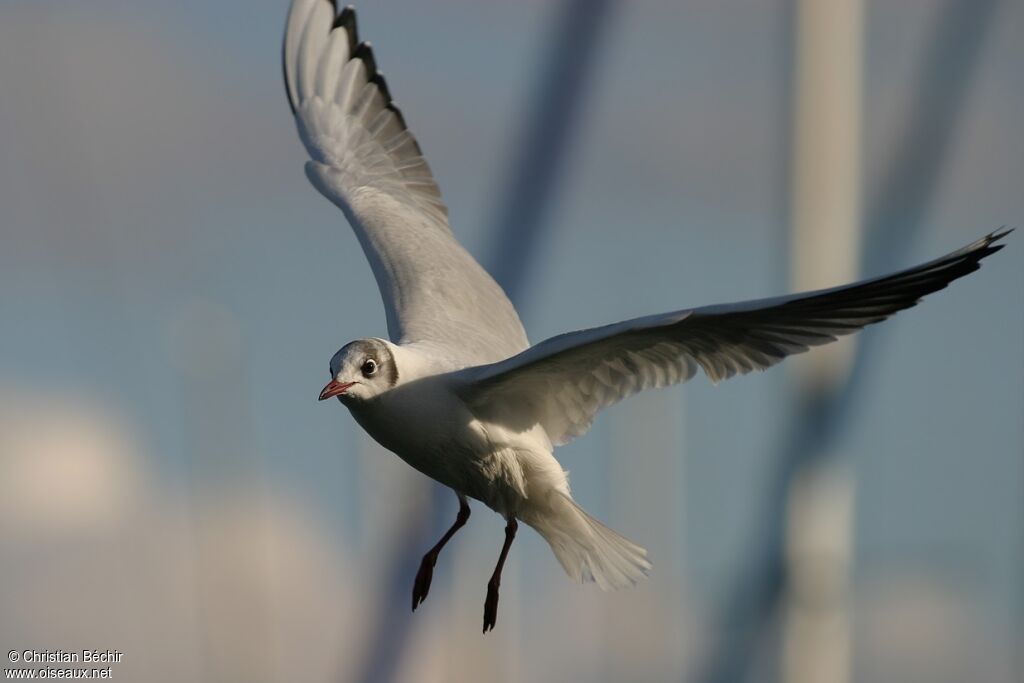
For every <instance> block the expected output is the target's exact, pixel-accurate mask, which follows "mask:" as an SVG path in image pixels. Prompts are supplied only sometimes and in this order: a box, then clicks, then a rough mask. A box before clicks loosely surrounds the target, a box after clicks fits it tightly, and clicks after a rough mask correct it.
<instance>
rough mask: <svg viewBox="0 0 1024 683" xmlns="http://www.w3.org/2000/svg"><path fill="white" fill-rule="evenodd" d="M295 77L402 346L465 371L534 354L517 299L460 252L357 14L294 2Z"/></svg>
mask: <svg viewBox="0 0 1024 683" xmlns="http://www.w3.org/2000/svg"><path fill="white" fill-rule="evenodd" d="M283 58H284V76H285V86H286V88H287V94H288V101H289V103H290V104H291V107H292V111H293V112H294V114H295V120H296V123H297V125H298V129H299V136H300V137H301V138H302V142H303V144H305V146H306V149H307V150H308V151H309V155H310V157H311V160H310V161H309V162H308V163H307V164H306V173H307V175H308V176H309V179H310V181H312V183H313V185H314V186H315V187H316V189H317V190H319V191H320V192H321V193H322V194H323V195H324V196H326V197H327V198H328V199H330V200H331V201H332V202H334V203H335V204H336V205H338V206H339V207H340V208H341V209H342V211H344V212H345V215H346V217H347V218H348V221H349V223H351V225H352V228H353V229H354V230H355V232H356V235H357V237H358V238H359V242H360V244H361V245H362V247H363V251H364V252H365V253H366V257H367V259H368V260H369V261H370V265H371V267H372V268H373V273H374V276H375V277H376V279H377V284H378V286H379V287H380V291H381V296H382V298H383V299H384V307H385V309H386V312H387V321H388V332H389V334H390V336H391V338H392V340H393V341H395V342H402V343H411V342H436V343H438V344H439V345H443V346H446V347H447V348H449V349H450V350H451V351H452V352H453V353H456V354H458V356H459V359H460V360H461V361H464V362H465V363H467V364H468V363H481V362H489V361H494V360H497V359H499V358H505V357H507V356H509V355H512V354H514V353H517V352H518V351H520V350H522V349H523V348H526V345H527V341H526V335H525V333H524V331H523V327H522V324H521V323H520V321H519V317H518V315H517V314H516V312H515V309H514V308H513V307H512V304H511V303H510V302H509V300H508V298H507V297H506V296H505V293H504V292H503V291H502V290H501V288H500V287H499V286H498V285H497V283H495V282H494V280H493V279H492V278H491V277H490V275H488V274H487V272H486V271H485V270H484V269H483V268H482V267H481V266H480V265H479V264H478V263H477V262H476V261H475V260H474V259H473V257H472V256H471V255H470V254H469V253H468V252H467V251H466V250H465V249H464V248H463V247H462V246H461V245H460V244H459V243H458V241H457V240H456V239H455V237H454V236H453V235H452V233H451V230H450V229H449V227H448V210H447V208H446V207H445V205H444V202H443V201H442V199H441V192H440V190H439V189H438V187H437V183H436V182H435V180H434V176H433V174H432V173H431V171H430V167H429V166H428V165H427V162H426V160H425V159H424V158H423V154H422V152H421V150H420V146H419V144H418V143H417V142H416V139H415V138H414V137H413V136H412V133H410V132H409V130H408V129H407V127H406V125H405V120H404V119H403V117H402V114H401V112H400V111H399V110H398V108H397V107H396V106H395V104H394V102H393V101H392V99H391V94H390V93H389V92H388V88H387V84H386V83H385V81H384V78H383V76H382V75H381V74H380V73H379V72H378V71H377V66H376V63H375V60H374V56H373V50H372V49H371V47H370V44H369V43H361V42H359V37H358V32H357V29H356V16H355V11H354V10H353V9H352V8H351V7H347V8H345V9H344V10H342V12H341V13H340V14H339V13H338V12H337V7H336V5H335V3H334V2H333V1H332V0H293V2H292V6H291V10H290V12H289V15H288V25H287V29H286V31H285V40H284V55H283Z"/></svg>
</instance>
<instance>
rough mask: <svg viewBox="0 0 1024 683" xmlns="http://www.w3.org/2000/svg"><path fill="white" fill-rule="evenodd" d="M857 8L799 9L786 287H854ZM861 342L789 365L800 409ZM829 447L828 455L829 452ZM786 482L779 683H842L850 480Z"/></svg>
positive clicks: (830, 384)
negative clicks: (850, 284)
mask: <svg viewBox="0 0 1024 683" xmlns="http://www.w3.org/2000/svg"><path fill="white" fill-rule="evenodd" d="M863 13H864V7H863V3H862V0H832V1H831V2H820V1H819V0H799V1H798V3H797V15H796V26H797V30H796V63H795V67H796V80H795V91H794V100H795V103H794V117H793V138H792V139H793V156H792V183H793V185H792V194H791V202H792V204H791V206H792V214H793V217H792V238H791V240H790V246H791V254H792V260H791V273H792V274H791V284H792V289H793V291H797V292H800V291H807V290H814V289H824V288H826V287H831V286H834V285H836V284H838V283H842V282H851V281H853V280H856V279H857V275H858V262H859V260H860V259H859V258H858V255H859V253H860V232H861V215H860V208H861V154H860V150H861V146H862V143H861V137H862V136H861V129H862V125H861V118H862V110H863V104H862V91H863V83H862V81H863V73H862V63H863V44H864V31H863V24H864V18H863ZM855 344H856V338H855V337H847V338H846V339H844V340H841V341H840V342H839V343H836V344H831V345H829V346H826V347H825V348H823V349H819V350H817V351H816V352H815V353H811V354H807V355H806V356H801V357H799V358H795V359H793V361H791V362H792V369H793V370H795V371H796V377H797V389H796V391H797V392H798V394H799V395H801V396H802V397H804V400H813V398H814V397H815V396H817V395H819V394H822V393H825V394H831V393H834V392H836V391H839V390H840V389H841V387H842V384H843V383H844V382H845V381H846V378H847V377H848V375H849V371H850V366H851V362H852V360H853V350H854V348H855ZM827 447H832V448H834V444H832V445H830V446H827ZM819 458H820V459H821V460H822V461H824V462H825V463H827V464H822V463H816V464H810V463H809V466H807V467H804V468H802V470H801V471H800V472H799V473H798V474H797V478H796V479H795V480H794V481H793V482H790V486H789V491H788V492H787V493H788V501H787V510H786V523H785V530H784V533H785V536H786V538H785V554H784V558H785V559H784V562H785V565H784V571H785V574H786V576H787V577H788V579H789V580H788V581H787V582H786V585H785V586H784V588H783V593H782V598H783V609H782V614H781V617H782V624H781V626H782V632H781V634H780V635H781V639H782V648H781V662H780V664H781V666H780V669H781V677H782V680H783V681H785V682H786V683H846V682H847V681H848V680H849V676H850V618H849V610H848V604H849V592H850V591H849V571H848V564H849V558H850V554H851V552H850V549H851V547H852V543H853V514H852V511H853V498H854V481H853V477H852V475H851V473H850V472H849V470H847V469H846V468H843V467H842V466H840V465H838V464H837V463H836V462H835V461H834V458H831V457H828V458H826V455H825V453H824V452H822V453H821V454H820V455H819Z"/></svg>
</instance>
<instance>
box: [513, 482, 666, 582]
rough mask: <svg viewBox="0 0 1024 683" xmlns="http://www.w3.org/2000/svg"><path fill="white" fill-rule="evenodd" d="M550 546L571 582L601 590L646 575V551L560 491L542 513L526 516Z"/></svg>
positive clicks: (649, 567) (528, 522)
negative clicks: (590, 582)
mask: <svg viewBox="0 0 1024 683" xmlns="http://www.w3.org/2000/svg"><path fill="white" fill-rule="evenodd" d="M523 521H524V522H526V523H527V524H529V525H530V526H532V527H533V528H534V529H536V530H537V532H538V533H540V535H541V536H543V537H544V540H546V541H547V542H548V545H550V546H551V550H552V551H554V553H555V557H557V558H558V561H559V562H560V563H561V564H562V568H564V569H565V573H566V574H568V575H569V578H571V579H572V580H573V581H576V582H577V583H583V582H585V581H594V582H596V583H597V585H598V586H600V587H601V590H611V589H614V588H624V587H626V586H632V585H633V584H635V583H636V582H637V581H639V580H640V579H642V578H643V577H645V576H646V575H647V573H648V572H649V571H650V569H651V563H650V562H648V561H647V551H646V550H644V549H643V548H641V547H640V546H638V545H636V544H635V543H633V542H632V541H630V540H629V539H627V538H625V537H624V536H622V535H620V534H618V533H616V532H614V531H612V530H611V529H609V528H608V527H606V526H605V525H604V524H601V522H599V521H597V520H596V519H594V518H593V517H591V516H590V515H588V514H587V513H586V512H585V511H584V510H583V509H582V508H581V507H580V506H579V505H577V504H576V502H575V501H574V500H573V499H572V498H570V497H569V496H567V495H565V494H564V493H561V492H556V493H552V494H551V499H550V507H549V508H548V509H547V510H545V514H537V515H526V516H524V517H523Z"/></svg>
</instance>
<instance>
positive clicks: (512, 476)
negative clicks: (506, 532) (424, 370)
mask: <svg viewBox="0 0 1024 683" xmlns="http://www.w3.org/2000/svg"><path fill="white" fill-rule="evenodd" d="M351 411H352V415H353V416H354V417H355V418H356V420H357V421H358V422H359V424H360V425H361V426H362V427H363V429H365V430H366V432H367V433H368V434H369V435H370V436H371V437H373V439H374V440H376V441H377V442H378V443H379V444H381V445H382V446H384V447H385V448H387V449H388V450H390V451H391V452H393V453H395V454H396V455H398V456H399V457H400V458H402V459H403V460H405V461H406V462H407V463H409V464H410V465H412V466H413V467H414V468H416V469H417V470H419V471H420V472H422V473H423V474H425V475H427V476H428V477H431V478H432V479H435V480H437V481H439V482H441V483H442V484H444V485H446V486H449V487H451V488H452V489H454V490H456V491H458V492H459V493H462V494H464V495H467V496H470V497H472V498H475V499H477V500H479V501H481V502H483V503H484V504H486V505H487V506H489V507H491V508H492V509H494V510H496V511H498V512H500V513H502V514H516V513H517V512H518V511H519V510H520V509H521V508H522V507H523V506H524V505H527V504H528V502H529V499H530V498H531V497H532V496H540V495H541V494H545V495H546V493H548V492H549V491H550V490H551V489H552V487H554V488H557V489H559V490H563V491H564V492H566V493H568V490H569V489H568V483H567V480H566V476H565V473H564V472H563V471H562V468H561V466H560V465H559V464H558V462H557V461H556V460H555V459H554V457H553V456H552V455H551V444H550V442H549V441H548V440H547V437H546V435H545V434H544V433H543V430H542V429H541V428H540V427H539V426H538V427H536V428H534V429H533V430H531V431H528V432H511V431H509V430H507V429H504V428H502V427H499V426H496V425H486V424H483V423H481V422H480V421H479V420H477V419H476V418H475V416H474V415H473V414H472V413H471V412H470V411H469V409H468V408H466V406H465V404H464V403H463V402H462V400H461V399H460V398H459V397H458V396H456V395H455V394H454V393H453V392H451V391H450V390H449V389H448V388H447V387H446V386H444V385H442V384H440V383H438V382H431V381H429V380H425V381H421V382H412V383H410V384H409V385H404V386H399V387H396V388H395V389H393V390H392V391H390V392H388V393H386V394H384V395H382V396H380V397H379V398H377V399H375V400H373V401H371V402H368V403H367V404H365V405H363V406H352V407H351Z"/></svg>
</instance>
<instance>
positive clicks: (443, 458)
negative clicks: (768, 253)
mask: <svg viewBox="0 0 1024 683" xmlns="http://www.w3.org/2000/svg"><path fill="white" fill-rule="evenodd" d="M358 36H359V34H358V31H357V30H356V15H355V10H354V9H353V8H352V7H346V8H344V9H343V10H342V11H341V12H340V13H339V12H338V9H337V6H336V4H335V2H334V1H333V0H293V2H292V5H291V9H290V11H289V15H288V22H287V28H286V30H285V38H284V51H283V65H284V77H285V86H286V90H287V95H288V101H289V103H290V105H291V109H292V113H293V114H294V116H295V121H296V124H297V127H298V131H299V137H300V138H301V140H302V142H303V144H304V145H305V147H306V150H307V151H308V152H309V156H310V160H309V161H308V162H307V163H306V167H305V168H306V175H307V176H308V177H309V180H310V181H311V182H312V184H313V186H314V187H315V188H316V189H317V190H318V191H319V192H320V193H321V194H323V195H324V196H325V197H327V199H329V200H331V201H332V202H333V203H334V204H336V205H337V206H338V207H339V208H340V209H341V210H342V212H343V213H344V214H345V217H346V218H347V219H348V222H349V224H350V225H351V226H352V229H353V230H354V231H355V234H356V237H357V238H358V240H359V243H360V245H361V246H362V249H363V251H364V252H365V254H366V258H367V259H368V260H369V262H370V266H371V267H372V270H373V274H374V277H375V279H376V281H377V285H378V287H379V289H380V293H381V298H382V299H383V303H384V309H385V313H386V316H387V329H388V336H389V337H390V339H378V338H368V339H359V340H357V341H353V342H350V343H348V344H346V345H345V346H343V347H342V348H341V349H340V350H339V351H338V352H337V353H336V354H334V356H333V357H332V358H331V361H330V377H331V379H330V382H329V383H328V384H327V386H325V387H324V388H323V391H322V392H321V393H320V400H321V401H322V400H325V399H328V398H332V397H337V398H338V399H339V400H340V401H341V403H342V404H344V405H345V407H346V408H348V410H349V412H350V413H351V414H352V417H354V418H355V420H356V422H358V423H359V425H360V426H361V427H362V428H363V429H364V430H365V431H366V432H367V433H368V434H369V435H370V436H371V437H372V438H373V439H374V440H376V441H377V442H378V443H380V444H381V445H382V446H384V448H386V449H388V450H390V451H392V452H393V453H395V454H396V455H398V456H399V457H400V458H402V460H404V461H405V462H407V463H408V464H409V465H411V466H412V467H414V468H415V469H417V470H419V471H420V472H422V473H423V474H425V475H427V476H428V477H431V478H433V479H435V480H436V481H438V482H440V483H441V484H444V485H445V486H447V487H449V488H451V489H452V490H453V491H454V492H455V495H456V497H457V498H458V502H459V510H458V514H457V515H456V517H455V522H454V523H453V524H452V526H451V528H450V529H448V531H447V532H446V533H445V534H444V536H442V537H441V539H440V540H439V541H438V542H437V544H436V545H434V546H433V547H432V548H431V549H430V550H429V551H428V552H427V553H426V554H425V555H424V556H423V560H422V562H421V564H420V568H419V571H418V572H417V574H416V578H415V581H414V582H413V591H412V609H413V610H414V611H415V610H416V608H417V607H418V606H419V605H420V604H421V603H422V602H423V601H424V600H425V599H426V597H427V593H428V591H429V590H430V584H431V579H432V577H433V570H434V566H435V563H436V562H437V558H438V555H439V554H440V552H441V550H442V548H444V546H445V545H446V544H447V543H448V541H449V540H451V538H452V536H454V535H455V533H456V532H457V531H458V530H459V529H460V528H462V526H463V525H465V524H466V522H467V521H468V519H469V516H470V508H469V502H468V500H469V499H470V498H472V499H474V500H477V501H479V502H481V503H483V504H484V505H486V506H487V507H489V508H491V509H492V510H494V511H495V512H497V513H498V514H500V515H502V516H503V517H504V518H505V520H506V526H505V539H504V543H503V544H502V547H501V551H500V553H499V555H498V561H497V564H496V565H495V568H494V572H493V574H492V575H491V577H490V580H489V581H488V583H487V594H486V599H485V601H484V620H483V632H484V633H487V631H488V630H491V629H493V628H494V626H495V623H496V621H497V610H498V595H499V587H500V584H501V572H502V567H503V566H504V564H505V560H506V558H507V557H508V553H509V549H510V548H511V546H512V542H513V539H514V538H515V536H516V531H517V530H518V527H519V522H523V523H525V524H526V525H527V526H530V527H532V528H533V529H534V530H536V531H537V532H538V533H539V534H540V535H541V536H542V537H543V538H544V540H545V541H547V543H548V545H550V547H551V550H552V551H553V553H554V555H555V557H556V558H557V559H558V562H559V563H560V564H561V565H562V568H563V569H564V570H565V572H566V574H568V575H569V577H570V578H571V579H572V580H573V581H576V582H587V581H592V582H595V583H597V585H598V586H599V587H600V588H602V589H604V590H608V589H615V588H621V587H625V586H630V585H633V584H635V583H636V582H637V581H638V580H639V579H641V578H642V577H644V576H645V575H646V574H647V573H648V571H649V570H650V568H651V564H650V562H649V561H648V559H647V551H646V550H644V549H643V548H641V547H640V546H639V545H637V544H635V543H633V542H632V541H630V540H628V539H626V538H625V537H624V536H622V535H620V534H619V533H617V532H615V531H612V530H611V529H609V528H608V527H607V526H605V525H604V524H602V523H601V522H599V521H598V520H596V519H594V518H593V517H591V516H590V515H589V514H587V513H586V512H585V511H584V510H583V509H582V508H581V507H580V506H579V505H578V504H577V503H576V502H575V501H574V500H573V498H572V494H571V493H570V490H569V480H568V474H567V473H566V472H565V471H564V470H563V469H562V467H561V465H560V464H559V463H558V461H557V460H556V459H555V457H554V455H553V451H554V449H555V447H556V446H560V445H563V444H565V443H566V442H568V441H570V440H571V439H573V438H575V437H577V436H580V435H582V434H584V433H585V432H586V431H587V430H588V428H589V427H590V425H591V423H592V422H593V420H594V417H595V416H596V415H597V413H598V412H599V411H600V410H602V409H603V408H607V407H609V406H611V405H613V404H615V403H618V402H619V401H621V400H623V399H625V398H627V397H629V396H631V395H633V394H635V393H637V392H639V391H643V390H645V389H653V388H658V387H666V386H670V385H674V384H679V383H681V382H685V381H686V380H688V379H690V378H691V377H693V376H694V375H695V374H697V372H698V370H703V372H704V374H705V375H707V377H708V378H709V379H710V380H711V381H712V382H714V383H717V382H719V381H720V380H723V379H727V378H729V377H732V376H734V375H742V374H746V373H748V372H751V371H753V370H765V369H767V368H769V367H771V366H773V365H775V364H776V363H778V362H779V361H781V360H782V359H783V358H785V357H787V356H789V355H791V354H795V353H802V352H804V351H807V350H808V349H809V348H810V347H812V346H819V345H822V344H827V343H829V342H832V341H835V340H836V338H837V337H841V336H843V335H847V334H851V333H853V332H856V331H858V330H860V329H861V328H863V327H864V326H866V325H871V324H874V323H877V322H881V321H882V320H885V319H886V318H889V317H890V316H892V315H893V314H895V313H896V312H897V311H901V310H903V309H907V308H910V307H912V306H914V305H916V304H917V303H918V301H920V299H921V298H922V297H923V296H925V295H926V294H930V293H932V292H935V291H938V290H940V289H943V288H945V287H946V286H947V285H948V284H949V283H950V282H952V281H953V280H956V279H957V278H960V277H963V276H964V275H967V274H968V273H971V272H973V271H975V270H977V269H978V268H979V266H980V262H981V260H982V259H983V258H985V257H987V256H989V255H990V254H993V253H995V252H996V251H998V250H999V249H1001V248H1002V246H1003V245H999V244H995V243H996V242H997V241H999V240H1001V239H1002V238H1003V237H1005V236H1006V235H1007V234H1009V232H1010V231H1011V230H1012V228H1011V229H1000V230H997V231H995V232H992V233H990V234H989V235H987V236H985V237H983V238H981V239H979V240H978V241H976V242H974V243H972V244H969V245H967V246H966V247H964V248H962V249H960V250H958V251H954V252H952V253H950V254H948V255H946V256H943V257H941V258H939V259H936V260H934V261H930V262H928V263H925V264H922V265H919V266H916V267H914V268H910V269H908V270H904V271H900V272H897V273H893V274H891V275H886V276H883V277H878V278H874V279H870V280H864V281H862V282H857V283H854V284H850V285H846V286H842V287H836V288H833V289H826V290H821V291H814V292H805V293H802V294H796V295H790V296H783V297H778V298H770V299H760V300H755V301H745V302H741V303H733V304H725V305H717V306H706V307H701V308H693V309H685V310H679V311H672V312H670V313H662V314H658V315H650V316H647V317H641V318H635V319H633V320H626V321H624V322H618V323H613V324H611V325H605V326H603V327H596V328H593V329H588V330H580V331H576V332H569V333H567V334H563V335H560V336H557V337H553V338H551V339H548V340H546V341H543V342H541V343H539V344H535V345H533V346H531V345H530V343H529V341H528V340H527V337H526V332H525V330H524V329H523V325H522V322H520V320H519V316H518V315H517V314H516V310H515V308H514V307H513V306H512V303H511V302H510V301H509V300H508V297H506V296H505V293H504V292H503V291H502V289H501V287H500V286H499V285H498V284H497V283H496V282H495V281H494V280H493V279H492V278H491V277H490V275H488V273H487V271H485V270H484V269H483V268H482V267H481V266H480V264H478V263H477V262H476V260H474V258H473V257H472V256H471V255H470V254H469V252H467V251H466V250H465V249H464V248H463V247H462V245H460V244H459V242H458V241H457V240H456V238H455V236H454V235H453V234H452V231H451V229H450V227H449V225H448V210H447V208H446V206H445V204H444V202H443V201H442V199H441V192H440V190H439V189H438V186H437V183H436V182H435V180H434V176H433V174H432V173H431V170H430V167H429V166H428V165H427V162H426V160H425V159H424V158H423V153H422V151H421V149H420V146H419V144H418V143H417V141H416V138H414V137H413V135H412V133H411V132H409V129H408V127H407V126H406V122H405V119H404V117H403V116H402V113H401V112H400V111H399V110H398V108H397V107H396V106H395V103H394V101H393V100H392V98H391V93H390V92H389V91H388V86H387V83H386V82H385V80H384V77H383V75H382V74H381V73H380V72H379V71H378V69H377V64H376V60H375V59H374V54H373V49H372V47H371V46H370V43H368V42H360V40H359V37H358Z"/></svg>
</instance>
